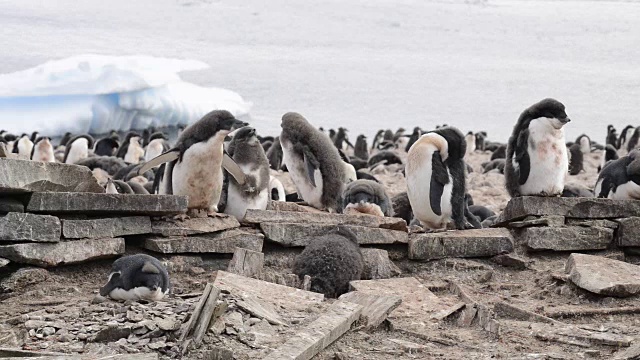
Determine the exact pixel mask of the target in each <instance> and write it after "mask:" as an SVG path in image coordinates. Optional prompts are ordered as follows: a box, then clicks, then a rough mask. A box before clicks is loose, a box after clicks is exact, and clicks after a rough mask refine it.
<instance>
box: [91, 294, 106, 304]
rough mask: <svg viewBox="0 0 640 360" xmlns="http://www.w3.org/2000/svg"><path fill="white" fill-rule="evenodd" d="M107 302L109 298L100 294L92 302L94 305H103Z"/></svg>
mask: <svg viewBox="0 0 640 360" xmlns="http://www.w3.org/2000/svg"><path fill="white" fill-rule="evenodd" d="M105 301H107V298H106V297H104V296H102V295H100V294H98V295H96V296H95V297H94V298H93V300H91V303H92V304H102V303H103V302H105Z"/></svg>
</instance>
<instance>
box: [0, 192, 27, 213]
mask: <svg viewBox="0 0 640 360" xmlns="http://www.w3.org/2000/svg"><path fill="white" fill-rule="evenodd" d="M19 196H20V195H19ZM10 212H17V213H23V212H24V204H23V203H22V201H20V200H18V199H16V198H11V197H2V198H0V213H10Z"/></svg>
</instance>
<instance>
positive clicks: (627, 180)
mask: <svg viewBox="0 0 640 360" xmlns="http://www.w3.org/2000/svg"><path fill="white" fill-rule="evenodd" d="M594 192H595V196H596V197H599V198H609V199H615V200H632V199H634V200H640V150H638V149H636V150H632V151H631V152H630V153H629V154H628V155H626V156H623V157H621V158H619V159H618V160H613V161H610V162H609V163H607V164H606V165H605V166H604V168H603V169H602V171H601V172H600V175H598V180H597V181H596V186H595V191H594Z"/></svg>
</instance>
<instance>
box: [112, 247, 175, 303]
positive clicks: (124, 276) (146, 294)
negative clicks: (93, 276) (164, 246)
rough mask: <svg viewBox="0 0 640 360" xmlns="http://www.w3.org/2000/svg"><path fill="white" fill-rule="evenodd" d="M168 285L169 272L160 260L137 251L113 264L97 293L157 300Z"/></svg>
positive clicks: (121, 297)
mask: <svg viewBox="0 0 640 360" xmlns="http://www.w3.org/2000/svg"><path fill="white" fill-rule="evenodd" d="M170 287H171V285H170V283H169V273H167V269H165V267H164V266H163V265H162V263H161V262H160V261H158V259H156V258H154V257H152V256H149V255H145V254H137V255H130V256H125V257H122V258H120V259H118V260H116V261H115V262H114V263H113V266H112V268H111V274H109V281H108V282H107V284H106V285H105V286H103V287H102V288H101V289H100V295H102V296H107V295H108V296H109V297H110V298H112V299H113V300H119V301H126V300H133V301H137V300H148V301H158V300H162V298H163V297H164V296H165V295H166V294H167V293H168V292H169V288H170Z"/></svg>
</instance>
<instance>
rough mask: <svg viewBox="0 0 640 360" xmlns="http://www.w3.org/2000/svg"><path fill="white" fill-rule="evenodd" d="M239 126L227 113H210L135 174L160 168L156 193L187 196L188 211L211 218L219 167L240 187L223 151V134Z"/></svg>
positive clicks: (241, 178)
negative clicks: (227, 172) (204, 213)
mask: <svg viewBox="0 0 640 360" xmlns="http://www.w3.org/2000/svg"><path fill="white" fill-rule="evenodd" d="M243 125H244V123H243V122H241V121H239V120H237V119H236V118H235V117H234V116H233V115H232V114H231V113H230V112H228V111H226V110H214V111H212V112H210V113H208V114H206V115H205V116H204V117H203V118H201V119H200V120H198V121H196V122H195V123H194V124H192V125H191V126H189V127H188V128H186V129H185V130H184V131H183V132H182V133H181V134H180V137H178V141H177V142H176V144H175V146H174V147H173V148H172V149H170V150H169V151H167V152H165V153H164V154H162V155H160V156H158V157H157V158H155V159H153V160H151V161H149V162H147V163H145V164H144V165H142V166H140V168H139V169H138V170H137V174H138V175H142V174H145V173H147V172H148V171H150V170H151V169H152V168H154V167H156V166H158V165H160V164H164V165H163V167H164V169H163V170H162V174H163V176H162V178H161V179H157V181H158V182H157V183H158V193H160V194H168V195H187V196H189V201H188V206H187V207H188V208H189V209H190V210H192V211H193V210H200V209H204V210H206V211H208V214H209V215H213V214H214V213H216V212H217V211H218V203H219V201H220V195H221V191H222V183H223V172H222V167H223V166H224V168H225V169H227V171H229V173H230V174H231V175H232V176H233V177H234V178H235V179H236V181H237V182H238V183H239V184H240V185H243V184H244V174H243V173H242V170H241V169H240V168H239V167H238V165H237V164H236V163H235V162H233V160H232V159H231V158H230V157H229V156H228V155H227V154H225V153H224V150H223V147H224V139H225V137H226V136H227V134H229V133H230V132H231V130H232V129H233V128H234V127H236V126H243ZM159 171H160V170H159ZM156 177H158V176H157V175H156Z"/></svg>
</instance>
